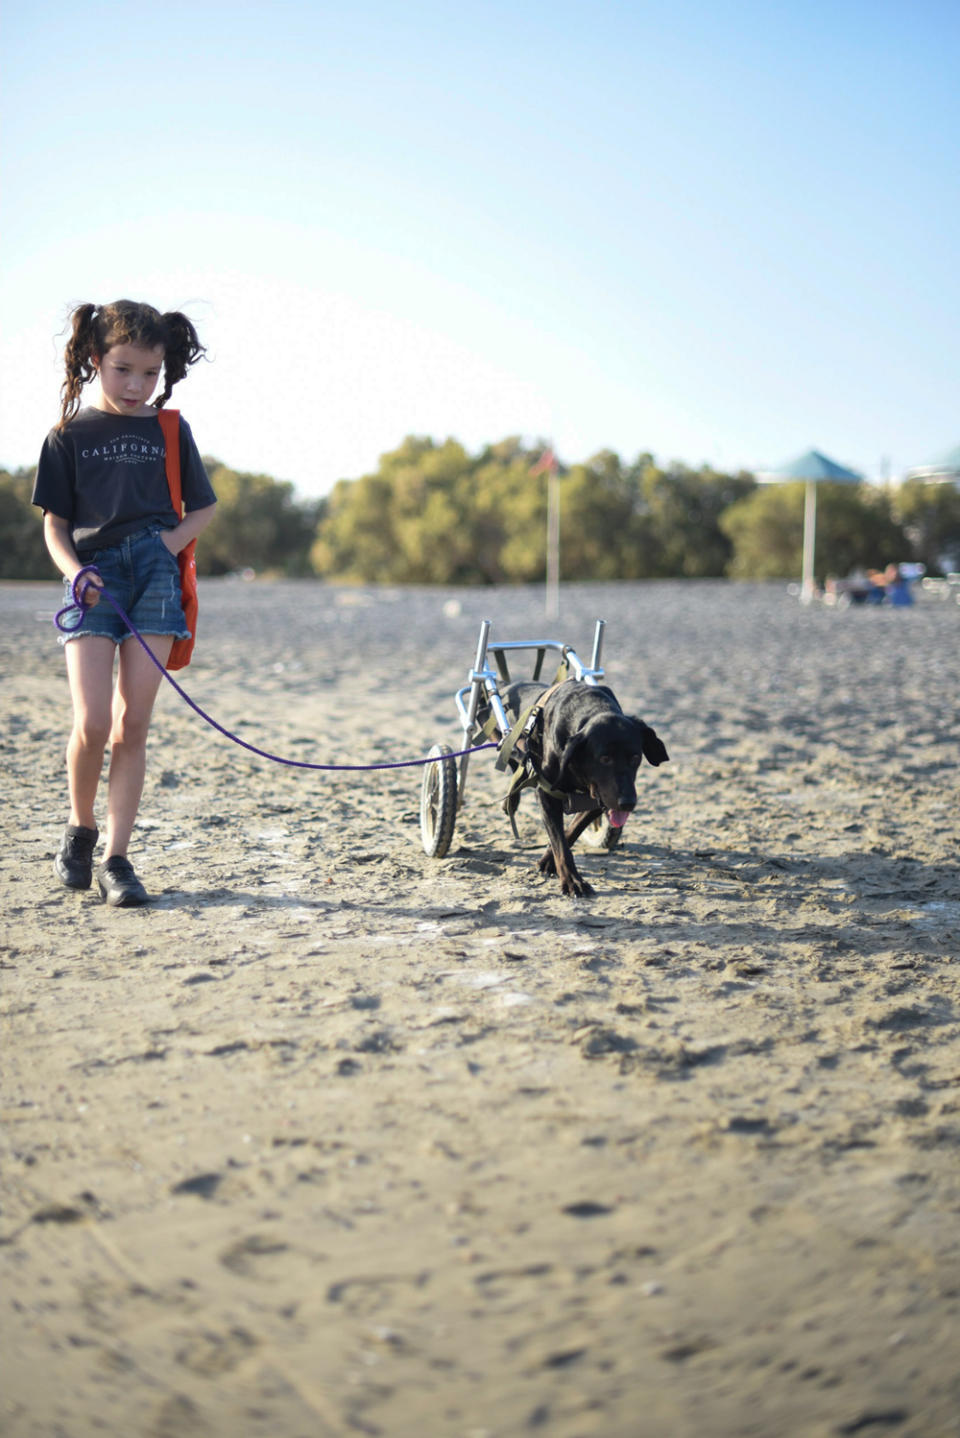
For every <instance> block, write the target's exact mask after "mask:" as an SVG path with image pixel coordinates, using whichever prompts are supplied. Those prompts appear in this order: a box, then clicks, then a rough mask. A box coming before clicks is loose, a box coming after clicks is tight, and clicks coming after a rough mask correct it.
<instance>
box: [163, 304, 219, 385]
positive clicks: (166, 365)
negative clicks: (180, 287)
mask: <svg viewBox="0 0 960 1438" xmlns="http://www.w3.org/2000/svg"><path fill="white" fill-rule="evenodd" d="M163 324H164V328H165V330H166V342H165V350H164V356H163V393H162V394H161V395H160V396H159V398H158V399H155V400H154V404H155V405H156V407H157V409H163V406H164V405H165V404H166V402H167V400H168V399H169V398H170V396H171V394H172V393H173V387H174V385H175V384H177V383H179V381H180V380H182V379H183V377H184V375H185V374H186V373H187V370H188V369H189V368H190V366H191V365H195V364H196V363H197V360H199V359H202V357H203V356H204V355H205V354H206V352H207V351H206V346H205V345H202V344H201V343H200V339H199V337H198V335H197V332H196V330H195V329H194V327H193V324H192V322H191V321H190V320H188V319H187V317H186V315H184V314H181V313H180V311H179V310H172V311H171V312H170V313H169V314H165V315H164V316H163Z"/></svg>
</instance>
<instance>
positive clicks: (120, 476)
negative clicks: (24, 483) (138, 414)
mask: <svg viewBox="0 0 960 1438" xmlns="http://www.w3.org/2000/svg"><path fill="white" fill-rule="evenodd" d="M165 454H166V449H165V446H164V442H163V431H162V430H161V428H160V421H159V420H158V419H157V418H156V416H155V415H146V416H145V417H144V418H142V419H134V418H133V417H132V416H127V415H123V414H107V413H105V411H104V410H101V409H94V408H93V407H92V406H91V407H89V408H86V409H82V410H81V411H80V413H79V414H78V415H77V416H76V417H75V418H74V419H72V420H71V421H70V423H69V424H68V425H67V426H66V427H65V428H64V429H62V430H57V429H52V430H51V431H50V433H49V434H48V435H47V438H46V439H45V440H44V444H43V449H42V451H41V454H40V463H39V466H38V468H37V479H36V483H35V484H34V487H33V503H34V504H36V505H39V506H40V507H41V508H42V509H44V510H49V512H50V513H51V514H55V515H57V516H58V517H59V518H60V519H66V520H68V521H69V523H70V526H71V530H72V535H73V545H74V548H75V549H76V551H77V554H78V555H82V554H84V553H87V554H89V553H90V552H91V551H92V550H94V549H106V548H109V546H110V545H112V544H119V543H120V542H121V540H123V539H126V537H127V535H128V534H136V533H137V531H138V530H141V529H146V528H147V526H148V525H151V524H157V525H159V526H160V528H161V529H173V528H174V527H175V526H176V525H178V524H179V523H180V516H179V515H178V514H174V512H173V505H172V504H171V503H170V489H169V487H168V485H167V472H166V468H165V465H164V457H165ZM180 484H181V488H182V491H183V503H184V508H185V509H186V510H187V511H188V512H189V511H190V510H192V509H204V508H206V506H207V505H208V504H215V503H216V500H217V496H216V495H215V494H214V492H213V489H212V488H211V485H210V481H209V479H208V478H207V472H206V470H205V469H204V467H203V462H202V460H201V458H200V454H199V451H198V450H197V446H196V444H195V443H194V439H193V435H192V434H191V432H190V426H189V425H188V424H187V422H186V420H185V419H184V418H183V416H182V415H181V417H180Z"/></svg>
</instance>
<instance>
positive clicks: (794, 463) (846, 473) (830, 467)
mask: <svg viewBox="0 0 960 1438" xmlns="http://www.w3.org/2000/svg"><path fill="white" fill-rule="evenodd" d="M769 478H770V479H772V480H775V481H778V482H780V483H788V482H789V481H790V480H792V479H802V480H803V481H804V483H805V484H806V491H805V500H804V506H803V577H802V579H801V583H800V598H801V600H802V602H803V603H804V604H809V603H810V601H811V599H812V598H813V551H814V547H815V544H816V537H817V485H818V484H823V483H827V484H860V483H861V481H862V479H863V475H861V474H857V473H856V471H855V470H852V469H846V468H845V467H844V466H843V465H842V464H835V463H834V461H833V460H832V459H828V458H827V456H826V455H825V454H821V453H820V451H819V450H816V449H808V450H807V452H806V454H801V455H800V457H799V458H798V459H794V460H791V462H790V463H789V464H785V465H783V466H782V468H780V469H776V470H774V471H773V473H772V474H771V475H770V476H769Z"/></svg>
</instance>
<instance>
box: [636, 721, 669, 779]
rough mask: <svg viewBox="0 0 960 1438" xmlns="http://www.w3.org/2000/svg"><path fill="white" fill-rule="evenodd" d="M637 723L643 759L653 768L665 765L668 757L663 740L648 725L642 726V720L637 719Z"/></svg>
mask: <svg viewBox="0 0 960 1438" xmlns="http://www.w3.org/2000/svg"><path fill="white" fill-rule="evenodd" d="M637 723H638V724H639V725H640V745H641V748H642V749H643V757H644V759H646V761H647V763H648V764H653V765H654V766H655V767H656V765H657V764H665V763H666V762H667V761H668V759H669V758H670V755H669V754H668V753H667V750H666V745H665V744H664V742H663V740H662V739H661V738H660V737H659V736H658V735H657V734H656V733H655V732H654V731H653V730H652V729H651V728H650V725H649V724H644V722H643V720H642V719H638V720H637Z"/></svg>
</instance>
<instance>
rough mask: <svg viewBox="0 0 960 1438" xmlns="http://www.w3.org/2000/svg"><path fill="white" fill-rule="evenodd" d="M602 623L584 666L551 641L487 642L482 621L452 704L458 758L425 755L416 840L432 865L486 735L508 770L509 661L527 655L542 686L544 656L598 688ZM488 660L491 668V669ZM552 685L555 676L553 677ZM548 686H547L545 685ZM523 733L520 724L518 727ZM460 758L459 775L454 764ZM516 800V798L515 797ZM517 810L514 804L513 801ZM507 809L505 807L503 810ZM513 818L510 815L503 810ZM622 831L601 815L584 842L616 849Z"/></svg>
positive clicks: (445, 749)
mask: <svg viewBox="0 0 960 1438" xmlns="http://www.w3.org/2000/svg"><path fill="white" fill-rule="evenodd" d="M605 623H606V621H605V620H603V619H598V620H597V624H596V629H595V631H594V636H593V653H592V655H591V658H590V663H589V664H584V663H583V661H582V660H581V659H580V657H579V655H578V654H577V653H576V651H575V650H574V649H573V648H572V647H571V646H570V645H569V644H563V643H561V642H560V641H558V640H555V639H519V640H498V641H497V642H496V643H491V641H490V626H491V621H490V620H489V619H484V620H483V621H482V623H481V625H480V638H479V640H478V642H477V653H476V658H475V659H474V662H473V668H472V669H471V670H470V671H469V673H468V675H467V683H466V684H465V685H464V686H463V688H462V689H459V690H458V691H457V693H456V695H455V696H454V702H455V704H456V707H457V712H458V715H459V718H460V724H461V727H462V729H463V744H462V745H461V752H460V754H459V756H458V755H457V754H456V753H455V751H454V750H453V749H452V748H451V747H450V745H449V744H434V746H433V748H432V749H431V750H430V752H429V754H428V755H427V758H428V759H431V760H434V761H435V762H433V763H430V764H426V765H425V766H424V770H423V783H422V787H421V791H420V836H421V840H422V842H423V850H424V853H425V854H426V855H427V856H428V857H429V858H433V859H442V858H443V857H444V855H445V854H446V853H447V851H448V850H449V848H450V844H451V842H452V840H453V831H454V828H455V827H456V822H457V814H458V813H459V811H460V808H461V807H462V805H463V795H464V789H465V787H466V778H467V766H468V764H469V760H470V754H469V753H468V752H465V751H468V750H469V749H471V748H476V747H477V746H478V745H479V744H481V743H482V741H483V740H484V739H485V738H486V737H487V735H488V734H489V733H491V732H493V730H496V731H497V733H498V736H499V742H498V743H497V745H496V747H497V750H498V755H497V768H498V769H503V770H506V769H507V768H508V767H511V755H512V752H513V748H514V744H515V743H516V739H517V737H518V734H517V729H518V726H517V724H516V723H515V721H513V720H511V719H510V717H509V715H508V714H507V712H506V710H505V708H504V704H503V698H502V696H501V693H500V685H501V684H504V685H507V684H510V683H511V682H512V676H511V674H510V670H509V666H508V663H507V656H508V655H510V656H513V655H519V654H527V655H532V656H533V673H532V675H531V676H529V677H530V678H531V679H532V680H533V681H534V682H540V681H541V675H542V671H543V667H544V664H545V662H546V659H547V656H548V655H551V654H554V655H557V656H558V657H559V665H558V670H557V674H558V675H560V674H562V675H563V676H564V677H567V678H570V679H576V680H577V681H579V682H580V683H583V684H591V685H597V684H599V683H600V681H601V680H602V678H603V669H602V668H601V667H600V651H601V648H602V645H603V631H604V627H605ZM491 656H492V659H493V663H494V665H495V666H496V667H495V668H492V667H491V664H490V657H491ZM551 679H553V676H551ZM547 682H548V683H549V682H550V680H548V681H547ZM519 727H521V728H522V723H521V726H519ZM458 757H459V761H460V762H459V772H458V766H457V758H458ZM517 797H519V796H517ZM513 804H514V807H515V806H516V799H514V801H513ZM505 807H506V805H505ZM507 812H508V813H510V814H511V822H513V821H512V810H510V809H507ZM622 832H623V830H622V829H620V828H616V827H615V826H614V825H613V824H611V823H610V822H609V820H608V818H607V816H606V815H605V814H601V815H598V817H597V818H596V819H595V820H594V822H593V823H592V824H590V825H589V826H588V828H587V829H586V830H585V831H584V833H583V836H582V841H583V842H584V843H585V844H586V845H587V846H588V847H589V848H591V849H595V850H596V849H606V850H610V849H615V848H616V847H617V845H618V844H619V842H620V836H621V834H622Z"/></svg>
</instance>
